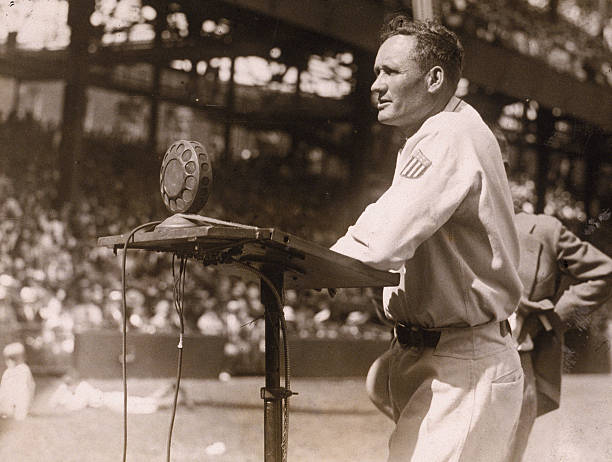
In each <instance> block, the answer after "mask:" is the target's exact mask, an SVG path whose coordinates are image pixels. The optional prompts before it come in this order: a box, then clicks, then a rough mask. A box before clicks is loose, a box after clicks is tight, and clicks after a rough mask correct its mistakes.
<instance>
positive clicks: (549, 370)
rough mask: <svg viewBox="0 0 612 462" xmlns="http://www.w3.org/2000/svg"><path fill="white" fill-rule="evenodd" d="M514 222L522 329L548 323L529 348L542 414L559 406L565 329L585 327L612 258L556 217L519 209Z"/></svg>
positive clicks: (602, 296) (610, 277)
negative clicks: (518, 243) (518, 258)
mask: <svg viewBox="0 0 612 462" xmlns="http://www.w3.org/2000/svg"><path fill="white" fill-rule="evenodd" d="M516 225H517V229H518V231H519V239H520V242H521V259H520V266H519V275H520V278H521V281H522V282H523V286H524V288H523V297H522V298H521V302H520V303H519V307H518V310H517V315H518V316H519V317H523V319H524V323H523V328H525V329H528V328H529V326H530V325H531V326H533V325H534V323H533V321H535V322H536V323H537V322H538V321H539V322H542V321H543V322H544V323H545V324H549V326H550V327H552V329H551V330H546V329H545V328H544V329H541V330H540V331H539V333H538V334H536V336H535V338H534V339H533V342H534V349H533V351H532V353H531V354H532V359H533V363H534V370H535V374H536V385H537V390H538V415H541V414H544V413H546V412H549V411H551V410H553V409H556V408H558V407H559V399H560V392H561V374H562V372H563V371H562V359H563V357H562V347H563V333H564V331H565V329H566V328H567V327H573V326H577V327H579V328H583V329H586V328H587V327H588V314H589V313H590V312H591V311H593V310H594V309H596V308H597V307H599V306H601V304H602V303H604V302H605V301H606V300H607V299H608V298H609V297H610V296H612V259H610V258H609V257H608V256H607V255H606V254H604V253H603V252H601V251H600V250H598V249H597V248H596V247H594V246H592V245H591V244H589V243H588V242H585V241H582V240H580V239H579V238H578V237H577V236H576V235H574V234H573V233H572V232H570V231H569V230H568V229H567V228H565V226H563V224H562V223H561V222H560V221H559V220H557V219H556V218H553V217H550V216H547V215H530V214H525V213H519V214H517V216H516ZM546 321H548V322H546ZM540 327H541V326H540Z"/></svg>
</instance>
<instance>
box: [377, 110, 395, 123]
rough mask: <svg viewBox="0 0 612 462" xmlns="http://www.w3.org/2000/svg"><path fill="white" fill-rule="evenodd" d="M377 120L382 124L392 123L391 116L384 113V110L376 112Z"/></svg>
mask: <svg viewBox="0 0 612 462" xmlns="http://www.w3.org/2000/svg"><path fill="white" fill-rule="evenodd" d="M378 121H379V122H380V123H381V124H383V125H393V118H392V117H389V116H388V115H387V114H385V113H384V111H380V112H379V113H378Z"/></svg>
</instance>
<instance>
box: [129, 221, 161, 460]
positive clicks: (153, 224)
mask: <svg viewBox="0 0 612 462" xmlns="http://www.w3.org/2000/svg"><path fill="white" fill-rule="evenodd" d="M160 223H161V221H160V220H158V221H151V222H149V223H144V224H142V225H140V226H137V227H136V228H134V229H133V230H132V231H130V233H129V234H128V237H127V239H126V240H125V243H124V244H123V255H122V261H121V287H122V292H123V297H122V301H123V303H122V308H123V313H122V315H123V326H122V330H123V342H122V353H121V363H122V364H121V375H122V382H123V459H122V460H123V462H125V461H126V460H127V436H128V431H127V426H128V425H127V424H128V422H127V301H126V292H127V287H126V286H127V284H126V274H125V273H126V269H125V267H126V261H127V249H128V245H129V243H130V239H132V238H133V237H134V235H135V234H136V233H137V232H138V231H140V230H141V229H144V228H149V227H151V226H157V225H158V224H160Z"/></svg>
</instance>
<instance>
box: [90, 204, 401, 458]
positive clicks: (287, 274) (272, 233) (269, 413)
mask: <svg viewBox="0 0 612 462" xmlns="http://www.w3.org/2000/svg"><path fill="white" fill-rule="evenodd" d="M126 238H127V235H125V234H121V235H115V236H105V237H100V238H98V246H104V247H109V248H112V249H113V250H114V251H115V253H116V252H117V250H118V249H122V248H123V246H124V244H125V239H126ZM129 248H130V249H140V250H147V251H155V252H168V253H175V254H176V255H177V256H185V257H188V258H193V259H195V260H199V261H201V262H203V263H204V264H220V265H224V266H231V263H232V261H233V262H240V263H247V264H249V265H250V266H251V267H253V268H256V269H257V270H258V271H260V272H261V274H263V275H264V276H265V277H266V278H267V279H268V280H269V281H271V282H272V284H273V285H274V288H275V290H276V291H277V292H278V293H279V294H282V292H283V290H284V289H324V288H349V287H384V286H394V285H397V284H398V283H399V275H398V274H395V273H388V272H385V271H379V270H376V269H374V268H372V267H369V266H367V265H365V264H364V263H362V262H360V261H358V260H355V259H353V258H350V257H347V256H344V255H341V254H338V253H336V252H333V251H331V250H329V249H328V248H326V247H323V246H320V245H318V244H315V243H313V242H309V241H307V240H304V239H301V238H299V237H297V236H294V235H291V234H288V233H285V232H283V231H280V230H278V229H276V228H258V227H254V226H248V225H242V224H239V223H232V222H226V221H222V220H216V219H213V218H207V217H202V216H200V215H185V214H176V215H173V216H172V217H170V218H168V219H166V220H165V221H164V222H163V223H161V224H160V225H158V226H157V227H156V228H155V229H154V230H153V231H139V232H136V233H135V234H134V236H133V239H132V240H131V242H130V244H129ZM228 250H231V251H230V252H227V251H228ZM229 254H231V260H229V259H227V258H226V257H227V256H228V255H229ZM234 266H236V265H234ZM261 302H262V304H263V306H264V308H265V312H266V316H265V387H264V388H262V390H261V397H262V399H263V400H264V462H282V460H283V448H282V440H283V432H282V422H283V421H282V400H283V399H284V398H286V397H287V394H288V393H291V392H290V391H288V390H285V389H284V388H282V387H281V382H280V379H281V351H280V348H279V345H278V341H277V339H279V338H280V323H279V316H278V310H279V309H282V307H278V304H277V301H276V298H275V296H274V293H273V291H272V290H271V289H270V288H269V287H268V285H267V284H264V283H263V282H262V284H261Z"/></svg>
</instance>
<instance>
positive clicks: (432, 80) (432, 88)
mask: <svg viewBox="0 0 612 462" xmlns="http://www.w3.org/2000/svg"><path fill="white" fill-rule="evenodd" d="M445 77H446V76H445V75H444V69H442V67H441V66H434V67H432V68H431V69H429V72H428V73H427V90H428V91H429V93H437V92H439V91H440V90H441V89H442V86H443V84H444V78H445Z"/></svg>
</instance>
